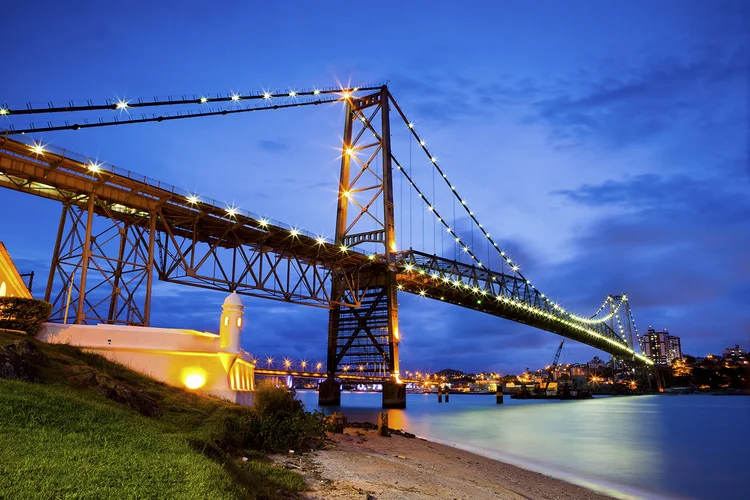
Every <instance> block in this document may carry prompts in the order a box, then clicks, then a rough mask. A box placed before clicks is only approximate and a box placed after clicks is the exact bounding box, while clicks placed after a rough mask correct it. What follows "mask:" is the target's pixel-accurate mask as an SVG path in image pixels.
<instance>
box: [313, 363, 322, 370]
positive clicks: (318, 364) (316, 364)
mask: <svg viewBox="0 0 750 500" xmlns="http://www.w3.org/2000/svg"><path fill="white" fill-rule="evenodd" d="M322 368H323V363H321V362H320V361H318V362H317V363H315V369H316V370H321V369H322Z"/></svg>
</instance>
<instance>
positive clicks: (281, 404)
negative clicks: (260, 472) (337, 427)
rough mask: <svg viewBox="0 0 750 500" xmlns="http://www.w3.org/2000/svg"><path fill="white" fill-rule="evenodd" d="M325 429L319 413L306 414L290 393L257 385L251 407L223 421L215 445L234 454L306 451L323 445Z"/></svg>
mask: <svg viewBox="0 0 750 500" xmlns="http://www.w3.org/2000/svg"><path fill="white" fill-rule="evenodd" d="M327 430H328V423H327V421H326V419H325V416H324V414H323V412H319V411H315V412H313V413H308V412H306V411H305V408H304V406H303V404H302V402H301V401H299V400H297V399H295V397H294V393H291V392H287V391H286V390H285V389H279V388H277V387H275V386H273V385H271V384H267V383H266V384H260V385H259V386H258V388H257V390H256V392H255V402H254V406H253V408H251V409H248V410H246V412H244V413H242V414H236V415H231V416H229V417H227V418H226V419H225V420H224V426H223V429H222V433H221V436H220V437H219V442H220V444H221V446H223V447H224V448H225V449H229V450H234V451H244V450H247V449H251V450H260V451H264V452H280V451H286V450H309V449H311V448H318V447H320V446H321V445H322V444H323V441H324V439H325V436H326V431H327Z"/></svg>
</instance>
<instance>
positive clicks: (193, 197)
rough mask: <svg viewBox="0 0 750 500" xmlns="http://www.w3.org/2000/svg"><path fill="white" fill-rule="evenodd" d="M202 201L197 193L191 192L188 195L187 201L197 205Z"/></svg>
mask: <svg viewBox="0 0 750 500" xmlns="http://www.w3.org/2000/svg"><path fill="white" fill-rule="evenodd" d="M200 201H201V200H200V198H198V195H196V194H191V195H189V196H188V197H187V202H188V203H190V204H191V205H197V204H198V203H199V202H200Z"/></svg>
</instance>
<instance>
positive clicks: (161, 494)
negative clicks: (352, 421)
mask: <svg viewBox="0 0 750 500" xmlns="http://www.w3.org/2000/svg"><path fill="white" fill-rule="evenodd" d="M18 338H20V336H18V335H14V334H9V333H2V332H0V346H2V345H5V344H8V343H11V342H13V341H14V340H16V339H18ZM37 345H38V346H39V347H40V349H41V350H42V351H43V352H44V353H45V354H46V355H47V356H48V357H49V358H50V360H51V363H50V365H49V366H48V367H45V368H44V369H43V372H42V378H43V380H44V383H43V384H30V383H26V382H20V381H15V380H2V379H0V498H53V497H54V498H66V497H67V498H212V499H213V498H216V499H221V498H254V497H257V498H263V497H273V496H274V495H275V493H276V491H277V489H282V490H286V491H299V490H301V489H304V483H303V482H302V480H301V478H300V477H299V476H297V475H296V474H293V473H291V472H289V471H286V470H284V469H278V468H275V467H273V466H271V465H270V464H268V463H266V462H264V461H262V460H256V461H250V462H246V463H245V462H241V461H239V460H237V459H236V458H234V459H227V457H224V456H220V454H217V453H216V451H215V449H212V446H211V437H212V436H213V435H215V434H216V433H217V432H218V430H219V428H220V425H221V422H222V421H223V418H224V417H225V416H227V415H229V414H230V413H232V412H236V411H238V407H237V406H236V405H232V404H230V403H227V402H224V401H222V400H219V399H217V398H211V397H205V396H200V395H197V394H194V393H191V392H188V391H185V390H182V389H178V388H175V387H171V386H168V385H166V384H162V383H160V382H157V381H155V380H153V379H151V378H149V377H145V376H143V375H140V374H138V373H135V372H133V371H130V370H128V369H126V368H124V367H123V366H121V365H117V364H114V363H110V362H108V361H106V360H105V359H104V358H101V357H99V356H96V355H92V354H87V353H83V352H81V351H80V350H78V349H76V348H72V347H69V346H62V345H59V346H55V345H48V344H44V343H37ZM75 365H83V366H90V367H92V368H94V369H96V370H97V371H98V372H100V373H104V374H106V375H108V376H110V377H112V378H115V379H118V380H121V381H123V382H126V383H128V384H130V385H132V386H135V387H138V388H140V389H143V390H144V391H146V392H148V393H149V394H150V395H151V396H152V397H154V398H156V399H157V400H158V401H159V404H160V405H161V407H162V409H163V410H164V415H162V416H161V417H158V418H148V417H144V416H142V415H141V414H139V413H138V412H136V411H134V410H132V409H130V408H129V407H127V406H125V405H122V404H119V403H115V402H113V401H110V400H108V399H105V398H103V397H101V396H98V395H96V394H95V393H93V392H91V391H89V390H85V389H76V388H73V387H71V386H69V385H67V383H66V373H67V370H69V369H70V367H72V366H75ZM202 450H209V451H210V452H209V453H203V452H202ZM209 457H213V459H212V458H209Z"/></svg>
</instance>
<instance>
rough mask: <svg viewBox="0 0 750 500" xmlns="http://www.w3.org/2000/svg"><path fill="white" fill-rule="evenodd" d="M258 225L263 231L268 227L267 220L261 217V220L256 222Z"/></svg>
mask: <svg viewBox="0 0 750 500" xmlns="http://www.w3.org/2000/svg"><path fill="white" fill-rule="evenodd" d="M258 225H259V226H260V227H262V228H264V229H265V228H267V227H268V219H266V218H265V217H263V218H262V219H261V220H259V221H258Z"/></svg>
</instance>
